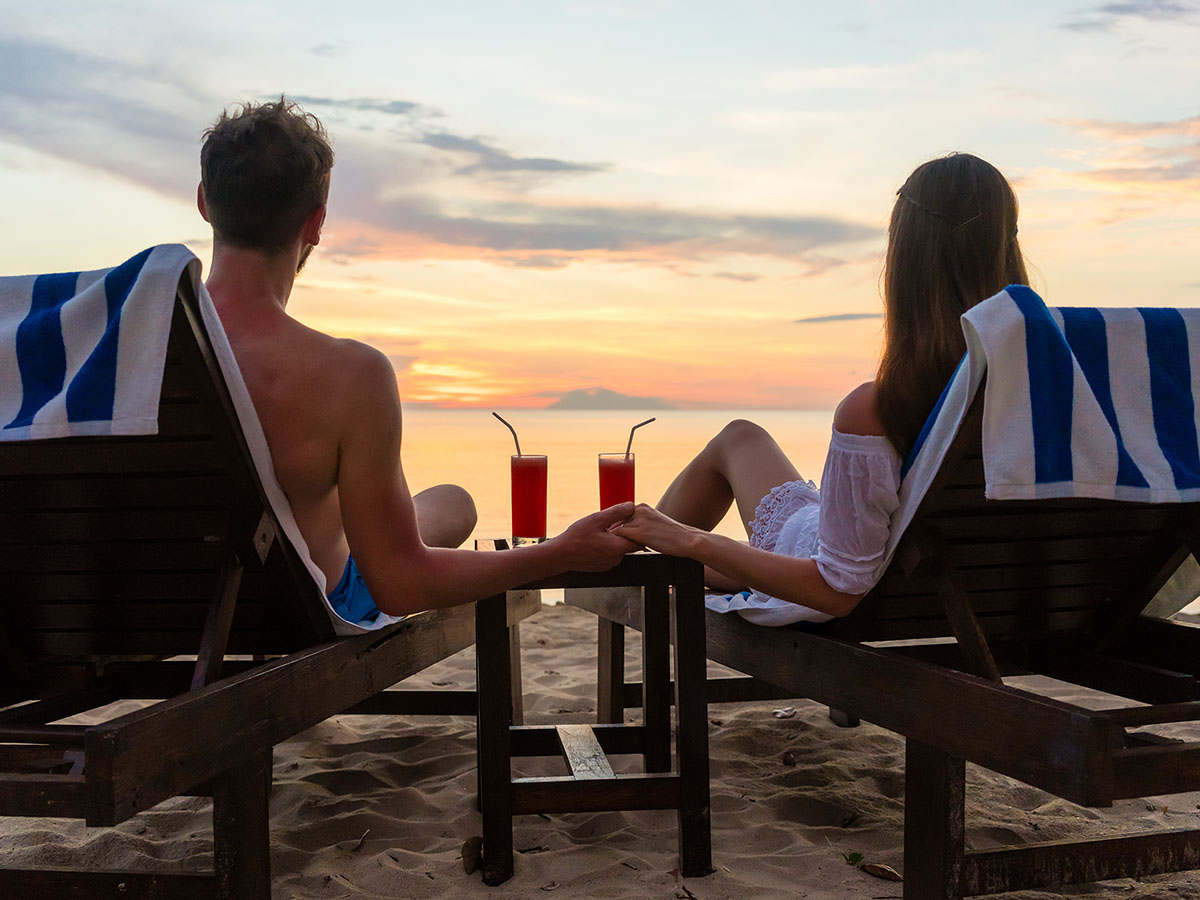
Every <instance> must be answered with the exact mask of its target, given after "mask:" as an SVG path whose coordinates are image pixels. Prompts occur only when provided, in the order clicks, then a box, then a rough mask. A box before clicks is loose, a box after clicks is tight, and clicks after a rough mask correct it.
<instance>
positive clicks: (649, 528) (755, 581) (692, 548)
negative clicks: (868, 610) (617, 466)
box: [612, 503, 862, 616]
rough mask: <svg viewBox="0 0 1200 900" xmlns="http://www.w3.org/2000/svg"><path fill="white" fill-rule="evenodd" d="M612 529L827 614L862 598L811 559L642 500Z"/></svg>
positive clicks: (841, 613)
mask: <svg viewBox="0 0 1200 900" xmlns="http://www.w3.org/2000/svg"><path fill="white" fill-rule="evenodd" d="M612 531H613V533H614V534H618V535H620V536H621V537H623V538H628V539H629V540H631V541H635V542H637V543H639V544H642V545H644V546H646V547H650V548H652V549H654V550H657V551H659V552H660V553H668V554H670V555H672V556H687V557H690V558H691V559H695V560H698V561H699V562H702V563H704V565H705V566H708V567H709V568H712V569H715V570H716V571H717V572H719V573H720V574H721V575H724V576H725V577H726V578H729V579H730V580H731V581H732V582H734V583H737V584H742V585H747V586H749V587H751V588H753V589H754V590H756V591H759V592H761V593H763V594H769V595H770V596H772V597H778V598H779V599H780V600H787V601H788V602H789V603H797V604H800V605H802V606H807V607H809V608H810V609H815V610H817V611H818V612H823V613H826V614H827V615H831V616H844V615H846V614H847V613H849V612H850V611H851V610H852V609H854V607H855V606H857V605H858V601H859V600H861V599H862V595H861V594H843V593H841V592H840V591H835V590H834V589H833V588H831V587H830V586H829V585H828V584H826V582H825V579H824V578H823V577H822V576H821V572H820V571H819V570H818V569H817V564H816V562H815V561H813V560H811V559H803V558H797V557H793V556H784V555H783V554H780V553H769V552H767V551H766V550H759V549H758V548H757V547H751V546H749V545H747V544H743V543H741V542H739V541H735V540H731V539H730V538H727V537H723V536H721V535H719V534H712V533H711V532H708V531H702V530H700V529H698V528H692V527H690V526H688V525H682V524H680V523H679V522H676V521H675V520H674V519H672V518H669V517H668V516H665V515H663V514H662V513H660V512H659V511H658V510H656V509H654V508H653V507H651V506H647V505H646V504H644V503H643V504H639V505H638V507H637V508H636V509H635V510H634V514H633V516H632V517H631V518H630V519H629V520H628V521H626V522H622V523H620V524H619V525H614V526H613V528H612Z"/></svg>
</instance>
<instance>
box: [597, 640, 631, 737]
mask: <svg viewBox="0 0 1200 900" xmlns="http://www.w3.org/2000/svg"><path fill="white" fill-rule="evenodd" d="M596 622H597V633H596V721H597V722H599V723H603V724H613V725H620V724H621V723H622V722H624V721H625V626H624V625H620V624H618V623H616V622H612V621H609V620H608V619H605V618H604V617H602V616H601V617H598V618H597V619H596Z"/></svg>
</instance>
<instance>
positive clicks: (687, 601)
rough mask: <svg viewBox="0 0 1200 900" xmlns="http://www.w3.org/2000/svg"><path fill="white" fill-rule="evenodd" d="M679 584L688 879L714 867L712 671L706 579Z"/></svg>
mask: <svg viewBox="0 0 1200 900" xmlns="http://www.w3.org/2000/svg"><path fill="white" fill-rule="evenodd" d="M695 568H696V577H695V579H694V583H693V584H687V585H684V584H680V585H677V586H676V601H675V617H674V619H675V634H674V638H675V716H676V735H675V745H676V756H677V758H678V762H679V869H680V871H681V872H682V873H683V875H684V877H686V878H700V877H703V876H705V875H708V874H709V873H711V872H712V870H713V869H712V822H711V815H710V802H709V763H708V702H707V694H708V671H707V668H708V667H707V660H706V658H705V652H704V627H705V626H704V583H703V576H702V574H701V573H702V571H703V570H702V569H701V568H700V566H699V565H697V566H696V567H695Z"/></svg>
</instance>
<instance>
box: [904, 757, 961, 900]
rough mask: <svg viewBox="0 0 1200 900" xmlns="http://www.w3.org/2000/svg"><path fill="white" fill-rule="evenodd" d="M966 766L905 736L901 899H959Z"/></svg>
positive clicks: (958, 760)
mask: <svg viewBox="0 0 1200 900" xmlns="http://www.w3.org/2000/svg"><path fill="white" fill-rule="evenodd" d="M966 768H967V767H966V763H965V762H964V761H963V760H961V759H955V758H953V757H951V756H950V755H949V754H947V753H944V752H943V751H941V750H939V749H938V748H936V747H931V746H930V745H928V744H923V743H921V742H920V741H914V740H913V739H912V738H908V739H907V740H906V741H905V750H904V898H905V900H961V898H962V869H963V829H964V809H963V800H964V793H965V778H966Z"/></svg>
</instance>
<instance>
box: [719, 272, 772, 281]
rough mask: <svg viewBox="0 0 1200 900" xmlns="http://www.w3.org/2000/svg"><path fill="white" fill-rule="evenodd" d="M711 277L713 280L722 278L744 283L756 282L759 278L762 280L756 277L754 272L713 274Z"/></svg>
mask: <svg viewBox="0 0 1200 900" xmlns="http://www.w3.org/2000/svg"><path fill="white" fill-rule="evenodd" d="M712 277H713V278H723V279H725V280H726V281H745V282H750V281H758V280H759V279H760V278H762V276H761V275H757V274H755V273H754V272H713V273H712Z"/></svg>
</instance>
